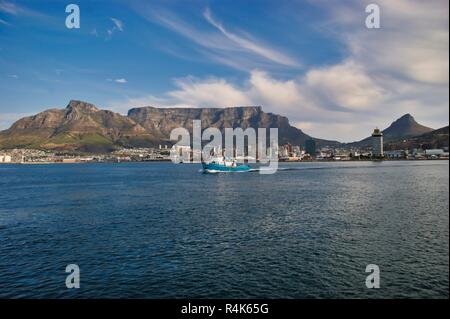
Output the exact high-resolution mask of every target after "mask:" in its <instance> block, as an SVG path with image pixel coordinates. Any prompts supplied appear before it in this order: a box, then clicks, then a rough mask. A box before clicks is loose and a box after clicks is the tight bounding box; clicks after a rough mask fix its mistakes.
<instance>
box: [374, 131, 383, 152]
mask: <svg viewBox="0 0 450 319" xmlns="http://www.w3.org/2000/svg"><path fill="white" fill-rule="evenodd" d="M372 156H373V157H377V158H380V157H383V156H384V152H383V133H382V132H381V131H380V129H379V128H376V129H375V130H373V133H372Z"/></svg>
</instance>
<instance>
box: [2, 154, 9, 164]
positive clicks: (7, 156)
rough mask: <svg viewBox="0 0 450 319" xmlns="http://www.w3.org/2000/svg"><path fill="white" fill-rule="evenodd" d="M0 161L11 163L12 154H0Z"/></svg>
mask: <svg viewBox="0 0 450 319" xmlns="http://www.w3.org/2000/svg"><path fill="white" fill-rule="evenodd" d="M0 163H11V156H9V155H0Z"/></svg>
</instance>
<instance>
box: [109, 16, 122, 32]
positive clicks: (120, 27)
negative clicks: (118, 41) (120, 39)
mask: <svg viewBox="0 0 450 319" xmlns="http://www.w3.org/2000/svg"><path fill="white" fill-rule="evenodd" d="M111 21H112V22H113V23H114V25H115V27H116V28H117V30H119V31H121V32H122V31H123V22H122V21H120V20H119V19H117V18H111Z"/></svg>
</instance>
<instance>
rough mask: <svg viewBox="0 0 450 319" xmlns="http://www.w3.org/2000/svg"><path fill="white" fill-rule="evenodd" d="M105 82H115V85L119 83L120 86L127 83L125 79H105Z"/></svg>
mask: <svg viewBox="0 0 450 319" xmlns="http://www.w3.org/2000/svg"><path fill="white" fill-rule="evenodd" d="M106 81H108V82H115V83H120V84H124V83H127V82H128V81H127V79H125V78H119V79H106Z"/></svg>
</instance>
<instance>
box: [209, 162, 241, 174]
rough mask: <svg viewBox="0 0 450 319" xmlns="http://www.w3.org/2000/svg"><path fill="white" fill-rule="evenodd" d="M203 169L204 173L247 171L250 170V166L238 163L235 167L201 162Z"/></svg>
mask: <svg viewBox="0 0 450 319" xmlns="http://www.w3.org/2000/svg"><path fill="white" fill-rule="evenodd" d="M202 165H203V170H204V171H205V172H206V173H231V172H247V171H249V170H250V166H247V165H238V166H236V167H231V166H225V165H220V164H215V163H209V164H207V163H202Z"/></svg>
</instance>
